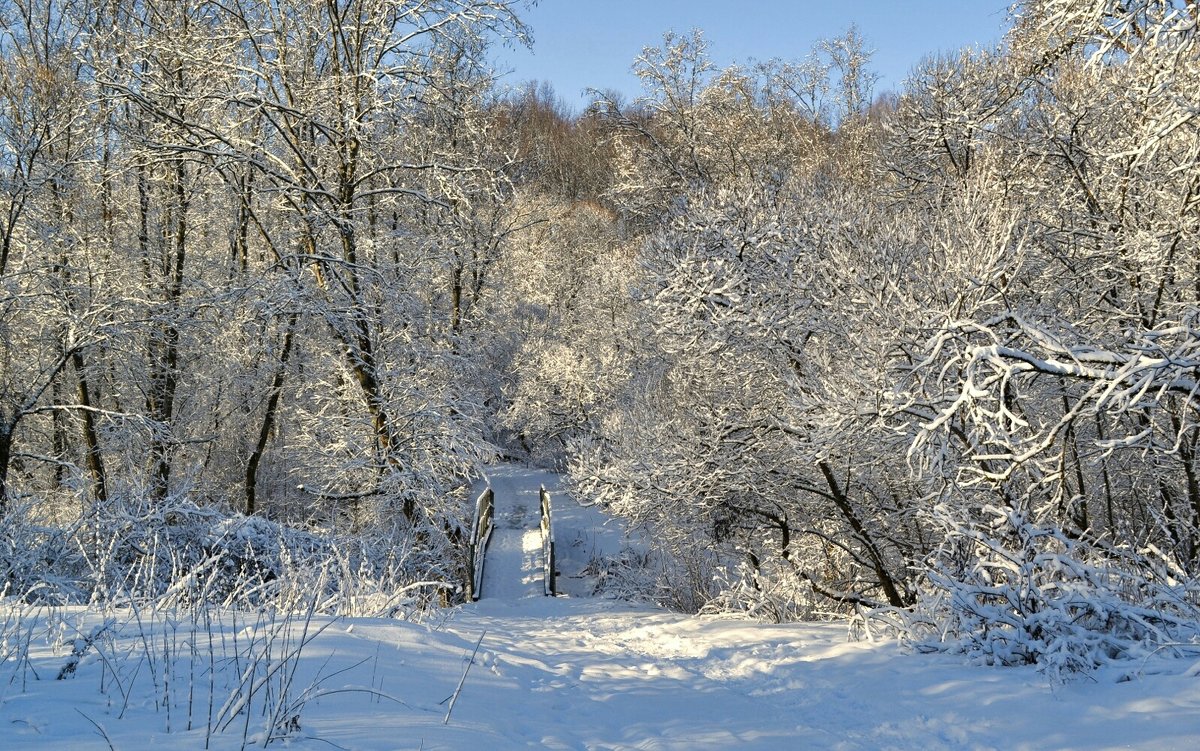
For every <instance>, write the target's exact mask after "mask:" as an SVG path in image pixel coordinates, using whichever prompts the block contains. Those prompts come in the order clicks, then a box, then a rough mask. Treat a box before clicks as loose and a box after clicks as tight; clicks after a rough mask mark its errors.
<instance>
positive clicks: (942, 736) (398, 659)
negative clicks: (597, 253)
mask: <svg viewBox="0 0 1200 751" xmlns="http://www.w3.org/2000/svg"><path fill="white" fill-rule="evenodd" d="M490 477H491V481H492V483H493V488H495V489H496V490H497V509H496V511H497V519H498V529H497V530H496V532H497V534H498V535H499V533H501V531H502V530H503V529H504V528H503V526H502V525H501V524H500V520H502V518H503V517H504V516H505V513H506V511H505V510H504V509H502V508H501V498H502V497H503V496H504V495H505V494H506V492H507V491H511V490H515V491H518V492H517V493H516V494H515V496H512V497H515V498H516V499H517V500H516V501H514V503H513V504H512V505H506V506H505V508H506V509H507V510H508V511H507V512H508V513H510V514H517V513H528V511H525V512H517V511H514V509H516V508H518V507H521V508H528V503H527V499H525V496H524V495H522V493H521V492H520V491H521V490H522V488H525V489H527V488H528V487H529V486H530V484H531V483H532V487H533V488H534V493H533V498H534V503H533V506H532V509H533V511H534V516H533V519H532V522H531V523H530V525H529V526H528V527H525V528H523V529H524V530H525V531H521V530H520V529H510V530H508V531H509V532H513V533H514V534H513V535H511V536H510V537H509V538H507V539H508V542H503V540H504V539H506V538H504V537H502V536H499V537H496V538H493V541H492V545H493V546H495V545H497V544H498V543H500V545H501V547H499V548H497V549H496V551H494V552H498V553H499V554H500V555H499V557H497V558H495V559H493V558H491V557H490V556H491V555H492V554H489V564H491V565H492V569H491V573H490V574H488V576H489V577H491V578H489V579H487V580H486V583H485V589H484V598H483V599H482V600H480V601H479V602H477V603H473V604H469V605H464V606H461V607H458V608H455V609H452V610H450V611H446V612H445V613H444V614H443V615H442V617H441V618H438V619H435V620H433V621H431V622H429V623H426V624H414V623H405V622H397V621H391V620H386V619H367V618H352V619H342V620H338V621H335V622H333V623H332V624H331V625H330V626H329V628H328V629H327V630H326V631H324V632H323V633H322V634H321V635H320V636H318V637H317V638H316V639H315V641H314V642H313V643H312V644H311V645H309V647H308V648H307V650H306V652H305V658H304V660H303V664H302V665H301V668H300V671H299V675H298V676H297V679H296V681H295V683H296V685H298V686H307V685H309V684H310V683H311V682H313V681H314V680H315V679H316V677H317V676H326V678H325V683H324V684H323V687H324V688H338V687H342V686H360V687H361V686H368V685H371V686H374V687H376V688H378V689H381V690H382V691H383V692H385V693H387V694H389V695H390V696H392V697H394V698H395V699H397V700H399V701H400V702H403V704H400V703H396V702H393V701H388V700H381V699H378V698H374V697H372V696H369V695H366V694H362V693H338V694H333V695H329V696H325V697H323V698H320V699H318V700H314V701H311V702H309V704H308V705H307V706H305V707H304V710H303V712H302V715H301V721H300V725H301V731H300V733H299V734H298V735H297V736H295V737H291V738H288V739H287V740H286V741H283V742H280V743H279V744H278V746H279V747H281V748H283V747H286V748H292V749H329V748H344V749H355V750H363V751H366V750H371V751H376V750H379V751H382V750H391V749H412V750H413V751H416V750H417V749H421V750H422V751H439V750H441V751H447V750H454V751H457V750H459V749H462V750H464V751H470V750H474V749H484V750H485V751H504V750H506V749H541V748H546V749H580V750H589V751H591V750H595V751H600V750H605V751H608V750H614V751H615V750H618V749H620V750H622V751H634V750H638V751H676V750H677V751H692V750H697V751H706V750H711V751H716V750H717V749H763V750H773V749H780V750H784V749H835V750H837V751H857V750H863V751H867V750H874V749H891V750H895V751H910V750H911V751H943V750H954V751H959V750H962V751H968V750H969V751H982V750H985V749H997V750H999V749H1004V750H1006V751H1007V750H1009V749H1017V750H1021V751H1040V750H1041V749H1079V750H1081V751H1082V750H1083V749H1088V750H1093V749H1118V748H1120V749H1139V750H1141V751H1152V750H1153V751H1161V750H1168V751H1169V750H1171V749H1178V750H1179V751H1185V750H1186V751H1192V750H1193V749H1195V748H1198V747H1200V678H1194V677H1187V676H1186V675H1185V673H1186V672H1187V670H1188V668H1189V667H1191V665H1192V663H1193V662H1194V659H1181V658H1169V657H1166V656H1163V657H1158V658H1155V659H1154V660H1152V661H1150V662H1147V663H1146V664H1144V665H1142V664H1139V665H1131V666H1125V667H1123V668H1120V669H1117V668H1113V669H1110V670H1102V671H1100V673H1098V674H1097V675H1096V676H1095V680H1088V679H1084V680H1081V681H1079V682H1077V683H1073V684H1070V685H1067V686H1061V687H1058V688H1050V687H1048V686H1047V685H1046V683H1045V681H1044V679H1043V678H1042V677H1041V676H1040V675H1039V674H1037V673H1036V672H1035V671H1034V670H1032V669H1026V668H1007V669H998V668H984V667H972V666H969V665H965V664H963V662H962V660H961V659H959V658H956V657H953V656H947V655H932V656H930V655H913V654H907V653H905V652H904V651H903V650H902V649H901V648H900V647H899V646H898V645H897V644H896V643H895V642H892V641H887V640H881V641H877V642H849V641H848V640H847V638H846V627H845V625H844V624H836V623H834V624H786V625H766V624H759V623H753V622H748V621H741V620H735V619H727V618H716V617H695V616H687V615H681V614H677V613H671V612H667V611H664V610H660V609H657V608H653V607H650V606H646V605H637V604H632V603H628V602H622V601H616V600H606V599H599V598H585V597H558V598H548V597H543V596H541V591H542V590H541V587H542V584H541V579H540V537H538V538H537V542H538V545H537V549H536V551H533V552H534V553H535V556H534V559H533V560H534V561H535V562H536V563H537V565H536V566H531V563H530V560H531V559H530V558H529V557H528V555H527V554H528V553H529V552H530V551H529V550H527V548H528V547H529V545H528V543H527V541H526V539H525V537H526V534H527V532H528V530H529V529H532V530H534V531H535V532H536V530H537V527H536V523H537V504H536V488H537V485H538V484H540V483H543V482H544V483H546V485H547V487H548V488H549V489H550V490H551V491H552V493H554V492H555V491H556V490H557V489H558V487H559V486H558V484H557V479H556V478H555V477H554V476H553V475H544V474H539V473H536V472H533V471H530V470H520V469H516V468H503V467H501V468H495V469H494V470H493V471H492V472H491V473H490ZM553 500H554V503H555V513H556V514H558V515H560V516H561V520H562V522H563V526H562V527H560V528H559V529H558V530H556V532H557V533H558V537H559V540H560V543H561V542H562V541H563V537H564V536H565V537H566V538H567V539H568V543H567V544H568V546H569V547H570V546H573V548H574V549H575V550H576V554H575V555H574V557H573V558H572V556H570V555H568V556H567V558H568V560H571V561H573V563H571V564H570V565H569V566H566V567H564V568H562V576H560V579H559V581H560V583H567V582H568V581H570V582H574V585H575V586H576V587H585V586H586V581H585V580H586V577H578V576H574V575H573V574H572V573H571V572H572V571H573V570H574V567H575V566H577V565H578V564H580V563H582V562H584V561H585V560H586V559H587V558H588V557H589V555H590V554H592V553H595V552H597V551H599V550H600V549H602V548H606V547H608V546H610V545H611V544H613V543H614V541H615V540H616V539H617V538H616V536H615V535H614V534H613V532H614V529H613V527H611V526H610V525H608V524H606V523H605V522H604V520H603V519H602V517H601V516H600V515H599V514H598V513H597V512H596V511H595V510H594V509H587V508H582V507H578V506H575V507H574V508H572V504H571V502H570V501H569V499H566V498H565V497H564V496H563V495H561V494H558V495H555V496H554V497H553ZM505 503H506V504H507V501H506V502H505ZM564 530H565V535H564ZM517 533H519V534H517ZM518 543H519V545H520V547H519V548H518V547H517V546H518ZM578 551H587V552H586V553H579V552H578ZM534 568H536V569H537V576H536V577H533V581H527V580H526V579H527V578H529V577H531V576H532V574H531V572H532V571H533V569H534ZM505 572H507V573H514V572H515V573H516V574H517V576H516V577H514V578H511V579H509V580H507V581H505V580H503V578H502V574H505ZM488 584H491V586H492V587H493V589H492V590H491V592H489V590H488V589H487V588H486V587H487V586H488ZM535 593H536V596H535ZM88 617H92V618H93V619H94V620H96V621H99V618H100V617H99V616H88ZM326 623H329V620H328V619H322V620H320V624H326ZM320 624H319V625H320ZM219 628H224V629H226V630H227V631H228V629H229V628H230V626H229V624H224V625H223V626H220V625H219ZM485 632H486V633H485ZM481 634H484V638H483V641H482V645H481V647H480V650H479V653H478V655H477V657H476V659H475V662H474V664H473V665H471V666H470V672H469V674H468V675H467V679H466V682H465V684H464V687H463V690H462V693H461V695H460V696H459V698H458V701H457V703H456V704H455V707H454V711H453V715H452V716H451V718H450V721H449V723H447V724H443V719H444V717H445V714H446V708H447V705H448V701H447V700H448V699H449V698H450V696H451V695H452V694H453V692H454V690H455V687H456V685H457V684H458V681H459V679H460V677H461V676H462V673H463V669H464V667H466V666H467V660H468V658H469V657H470V655H471V652H472V649H473V648H474V646H475V643H476V641H477V640H478V639H479V638H480V635H481ZM122 638H123V640H124V643H126V644H131V643H133V642H134V641H135V640H136V638H137V637H136V634H134V633H130V634H128V635H126V636H123V637H122ZM35 646H36V647H37V649H36V651H35V655H34V660H33V662H34V664H35V666H36V668H37V670H38V672H39V673H40V674H41V676H42V678H43V680H40V681H33V680H30V681H29V682H28V683H27V684H26V685H25V686H24V688H23V689H22V686H21V683H20V681H17V682H15V683H10V682H8V678H9V675H10V674H11V672H12V671H11V670H10V669H7V668H6V669H5V670H4V671H0V679H3V683H0V749H4V750H5V751H9V750H11V751H18V750H23V749H30V750H31V751H32V750H33V749H37V750H38V751H44V750H45V749H48V748H51V749H57V748H70V749H81V750H88V749H107V748H109V742H108V741H106V740H105V739H103V738H101V737H100V735H99V733H98V732H97V730H96V727H95V726H94V725H92V724H91V722H89V721H88V719H85V718H84V716H83V714H86V715H87V718H90V719H91V720H92V721H94V722H96V723H97V724H98V725H100V726H102V727H103V728H104V729H105V732H106V733H107V734H108V736H109V738H110V739H111V741H112V747H113V748H115V749H118V750H125V749H141V748H150V747H158V746H161V747H170V748H172V749H177V750H178V751H183V750H184V749H201V748H203V747H204V731H203V727H202V726H203V722H202V721H201V722H199V725H200V728H199V729H198V730H193V731H191V732H182V733H180V732H176V733H173V734H171V735H167V734H166V733H165V727H164V726H165V720H166V718H165V716H164V713H163V712H162V711H161V710H156V709H155V705H154V700H153V695H152V693H151V692H150V691H149V690H145V691H142V692H141V693H139V694H137V695H136V696H135V697H134V699H133V701H131V706H130V708H129V709H128V711H127V712H126V717H125V718H124V719H117V717H116V716H117V714H118V713H119V712H120V707H119V706H117V705H114V704H113V702H111V701H110V700H108V699H106V698H105V697H103V696H101V695H100V694H99V692H98V691H97V686H98V683H99V680H100V677H101V675H102V669H101V664H100V663H99V661H98V660H97V659H96V657H95V656H94V655H92V656H90V657H89V658H85V660H84V661H83V662H81V664H80V667H79V669H78V672H77V675H76V677H74V678H72V679H70V680H66V681H54V680H51V679H50V678H52V677H53V676H54V674H55V672H56V670H57V668H58V666H60V665H61V664H62V662H63V659H64V651H63V650H62V649H61V648H60V649H58V650H57V651H55V650H53V649H51V647H49V646H48V645H45V644H39V645H35ZM118 646H120V645H119V644H118ZM343 670H344V671H345V672H339V671H343ZM144 672H148V671H144ZM1130 672H1133V673H1135V674H1136V675H1134V677H1133V679H1132V680H1127V681H1119V680H1118V678H1120V677H1122V676H1123V675H1124V674H1127V673H1130ZM176 679H177V680H182V681H183V684H182V685H180V686H177V687H176V689H174V691H175V692H176V696H179V695H182V693H184V692H185V691H186V675H184V677H183V678H179V677H178V676H177V678H176ZM148 680H149V679H148V678H146V677H145V676H143V682H148ZM199 701H200V700H198V702H199ZM218 703H220V699H218ZM118 704H119V702H118ZM75 710H78V711H75ZM81 712H82V713H83V714H80V713H81ZM173 722H174V723H175V725H174V727H176V728H178V727H179V726H180V725H181V723H182V710H179V709H177V710H176V712H175V716H174V718H173ZM261 722H262V720H261V718H260V717H257V716H255V717H254V718H252V720H251V731H252V732H255V731H257V730H258V729H260V728H261ZM241 740H242V738H241V734H240V732H234V733H227V734H225V735H220V736H215V737H214V741H213V744H212V748H214V749H230V748H232V749H237V748H240V747H241ZM331 744H333V745H331Z"/></svg>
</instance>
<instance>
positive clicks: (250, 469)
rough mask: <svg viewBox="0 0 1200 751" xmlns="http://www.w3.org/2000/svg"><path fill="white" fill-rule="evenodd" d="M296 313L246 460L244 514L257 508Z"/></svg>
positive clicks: (285, 334) (285, 333)
mask: <svg viewBox="0 0 1200 751" xmlns="http://www.w3.org/2000/svg"><path fill="white" fill-rule="evenodd" d="M298 317H299V316H298V314H296V313H292V314H290V315H289V316H288V320H287V329H286V331H285V332H284V334H283V352H281V353H280V356H279V367H278V368H277V369H276V370H275V375H274V376H273V377H272V378H271V389H270V396H269V397H268V398H267V409H266V412H265V414H263V421H262V425H261V426H260V427H259V431H258V440H257V441H256V442H255V444H254V450H253V451H252V452H250V458H249V459H248V460H247V461H246V515H247V516H252V515H253V514H254V512H255V511H256V510H257V502H258V498H257V493H258V465H259V464H260V463H262V457H263V454H264V453H265V452H266V449H267V441H268V439H270V437H271V431H272V430H274V428H275V422H276V416H277V415H278V413H279V396H280V394H281V393H282V392H283V379H284V377H285V376H286V375H287V366H288V360H290V359H291V356H292V342H293V340H294V339H295V333H296V320H297V318H298Z"/></svg>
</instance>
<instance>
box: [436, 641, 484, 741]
mask: <svg viewBox="0 0 1200 751" xmlns="http://www.w3.org/2000/svg"><path fill="white" fill-rule="evenodd" d="M485 636H487V629H484V630H483V633H482V634H480V635H479V641H477V642H475V651H474V652H472V653H471V659H470V660H469V661H468V662H467V666H466V667H465V668H463V674H462V678H459V679H458V688H456V689H454V695H453V696H451V697H450V708H449V709H447V710H446V719H444V720H442V724H443V725H448V724H450V713H451V712H453V711H454V702H456V701H458V695H459V694H461V693H462V690H463V684H464V683H466V682H467V673H469V672H471V666H472V665H474V664H475V655H477V654H479V645H480V644H483V637H485Z"/></svg>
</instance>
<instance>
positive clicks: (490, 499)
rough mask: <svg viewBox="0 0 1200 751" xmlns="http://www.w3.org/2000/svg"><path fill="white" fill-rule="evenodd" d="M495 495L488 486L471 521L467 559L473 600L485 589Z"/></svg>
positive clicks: (468, 593)
mask: <svg viewBox="0 0 1200 751" xmlns="http://www.w3.org/2000/svg"><path fill="white" fill-rule="evenodd" d="M495 497H496V496H495V494H494V493H493V492H492V489H491V488H488V489H487V490H485V491H483V492H482V493H480V494H479V498H477V499H476V500H475V519H474V520H473V521H472V522H471V547H470V549H469V552H468V557H469V560H468V561H467V563H468V565H469V567H470V581H469V582H467V585H468V587H469V591H468V592H467V597H468V598H469V599H470V600H472V601H474V600H478V599H479V595H480V594H481V591H482V589H483V562H484V559H485V558H487V546H488V543H489V542H490V541H491V539H492V527H493V524H492V522H493V519H494V517H495V513H496V512H495V506H494V501H495Z"/></svg>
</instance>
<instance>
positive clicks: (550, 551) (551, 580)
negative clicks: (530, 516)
mask: <svg viewBox="0 0 1200 751" xmlns="http://www.w3.org/2000/svg"><path fill="white" fill-rule="evenodd" d="M538 494H539V495H540V496H541V500H542V562H543V563H544V564H545V571H546V579H545V588H546V596H547V597H553V596H554V595H555V594H556V592H557V586H556V585H557V582H556V581H555V575H554V573H555V572H554V568H555V561H554V518H553V516H552V515H551V512H550V493H549V491H547V490H546V486H545V485H543V486H542V487H541V489H540V490H539V493H538Z"/></svg>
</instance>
